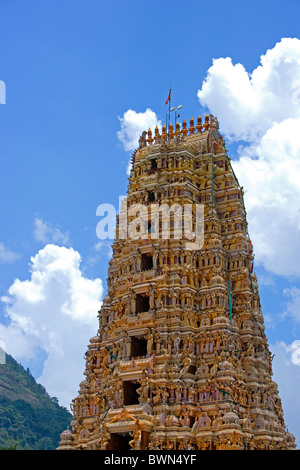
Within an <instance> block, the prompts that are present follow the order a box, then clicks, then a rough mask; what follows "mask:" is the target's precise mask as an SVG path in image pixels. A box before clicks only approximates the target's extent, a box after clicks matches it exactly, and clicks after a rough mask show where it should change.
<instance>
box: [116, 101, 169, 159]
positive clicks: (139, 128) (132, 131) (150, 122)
mask: <svg viewBox="0 0 300 470" xmlns="http://www.w3.org/2000/svg"><path fill="white" fill-rule="evenodd" d="M119 120H120V123H121V130H120V131H118V133H117V136H118V139H119V141H120V142H121V143H122V145H123V147H124V150H125V151H126V152H127V151H133V150H135V149H136V148H137V147H138V141H139V137H140V136H141V135H142V133H143V132H144V131H148V129H149V128H150V129H151V130H152V132H153V131H154V129H155V127H156V125H157V126H158V128H159V129H160V131H161V128H162V124H161V121H160V120H159V119H158V118H157V115H156V113H155V112H154V111H152V110H151V109H149V108H147V109H146V111H145V112H143V113H137V112H136V111H133V110H132V109H128V111H126V112H125V113H124V114H123V117H121V118H120V117H119Z"/></svg>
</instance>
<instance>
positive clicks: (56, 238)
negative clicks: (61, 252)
mask: <svg viewBox="0 0 300 470" xmlns="http://www.w3.org/2000/svg"><path fill="white" fill-rule="evenodd" d="M33 235H34V238H35V240H36V241H39V242H42V243H60V244H62V245H69V244H70V240H69V234H68V233H67V232H65V233H63V232H62V231H61V230H60V229H59V228H58V227H54V226H53V225H51V224H50V223H48V222H44V221H43V220H42V219H40V218H39V217H36V218H35V219H34V232H33Z"/></svg>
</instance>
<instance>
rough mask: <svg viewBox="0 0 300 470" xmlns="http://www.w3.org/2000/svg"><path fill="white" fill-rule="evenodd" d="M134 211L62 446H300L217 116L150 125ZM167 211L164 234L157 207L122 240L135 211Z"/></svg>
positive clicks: (136, 166) (134, 188)
mask: <svg viewBox="0 0 300 470" xmlns="http://www.w3.org/2000/svg"><path fill="white" fill-rule="evenodd" d="M138 205H139V206H138ZM174 205H175V206H176V207H175V206H174ZM125 206H126V207H125V209H126V215H127V220H126V224H127V225H126V224H124V223H123V222H124V221H123V222H122V221H121V220H120V219H121V215H119V217H118V218H117V229H116V237H115V240H114V243H113V245H112V248H113V256H112V259H111V261H110V263H109V269H108V289H107V295H106V296H105V298H104V300H103V304H102V307H101V310H100V312H99V330H98V333H97V335H96V336H95V337H93V338H91V339H90V342H89V345H88V349H87V352H86V369H85V372H84V373H85V376H86V379H85V380H84V381H83V382H82V383H81V384H80V390H79V392H78V396H77V397H76V398H75V399H74V400H73V403H72V410H73V421H72V423H71V429H68V430H66V431H64V432H63V433H62V435H61V442H60V446H59V449H60V450H63V449H71V450H73V449H94V450H96V449H97V450H105V449H111V450H124V449H132V450H140V449H145V450H152V449H157V450H160V449H161V450H167V449H176V450H178V449H195V450H215V449H246V450H249V449H254V450H256V449H294V448H295V440H294V437H293V436H292V435H291V434H290V433H289V432H288V431H287V430H286V427H285V423H284V417H283V410H282V405H281V400H280V398H279V395H278V389H277V385H276V383H275V382H274V381H273V380H272V355H271V352H270V350H269V346H268V343H267V338H266V335H265V327H264V320H263V315H262V312H261V305H260V299H259V292H258V286H257V279H256V275H255V274H254V273H253V258H254V256H253V249H252V244H251V241H250V238H249V235H248V229H247V220H246V211H245V207H244V202H243V189H242V188H241V187H240V185H239V183H238V181H237V179H236V177H235V174H234V172H233V169H232V166H231V161H230V158H229V157H228V155H227V150H226V148H225V142H224V140H223V138H222V136H221V135H220V133H219V126H218V121H217V119H216V118H215V117H213V116H208V115H207V116H205V118H204V122H203V123H202V121H201V117H199V118H198V121H197V125H196V123H194V120H193V118H192V119H191V120H190V126H189V128H188V127H187V123H186V121H185V120H184V121H183V123H182V126H181V128H180V125H179V124H178V123H177V124H176V127H175V129H173V127H172V124H170V127H169V129H166V127H165V126H163V129H162V133H161V134H160V133H159V130H158V129H157V128H156V129H155V130H154V132H153V133H152V132H151V130H150V129H149V131H148V132H145V133H144V134H143V135H142V136H141V138H140V141H139V148H138V149H137V150H136V151H135V152H134V154H133V156H132V169H131V174H130V178H129V186H128V194H127V197H126V198H125ZM166 206H167V207H169V208H173V209H174V210H173V209H172V210H171V211H170V223H169V228H170V230H169V236H159V235H161V233H162V227H163V226H164V222H165V218H166V212H164V213H163V216H161V215H160V213H159V210H158V211H157V212H156V215H157V213H158V218H155V223H153V219H152V218H151V220H150V222H149V221H148V223H147V226H146V231H145V230H141V226H142V219H137V218H136V219H135V220H136V221H137V220H139V224H140V227H139V229H140V230H141V236H140V237H139V236H135V237H133V236H129V235H128V233H127V236H120V234H121V233H123V231H124V229H125V228H126V227H127V226H128V224H129V223H130V222H132V223H133V219H134V210H136V208H137V207H143V208H145V207H146V209H147V210H148V209H149V211H150V209H151V211H153V208H154V209H155V208H157V209H160V208H161V207H166ZM187 206H188V207H191V208H192V210H191V213H190V221H191V227H192V228H193V230H194V233H196V230H195V225H196V222H197V221H196V215H195V211H194V208H195V207H196V206H198V207H203V209H204V218H203V219H202V224H203V230H204V240H203V242H202V244H201V246H194V245H190V244H189V243H188V242H187V237H186V235H185V233H183V232H182V236H181V237H177V236H175V235H176V230H177V229H178V227H179V225H178V223H177V222H178V219H176V217H175V212H176V210H175V209H176V208H178V207H179V208H180V207H181V208H183V207H187ZM131 209H132V211H131ZM167 215H168V214H167ZM122 218H123V215H122ZM144 219H145V217H144ZM144 219H143V220H144ZM179 228H181V227H179ZM139 229H138V223H136V225H135V233H138V230H139ZM153 234H156V238H155V236H153ZM157 234H158V236H157ZM189 241H190V240H189Z"/></svg>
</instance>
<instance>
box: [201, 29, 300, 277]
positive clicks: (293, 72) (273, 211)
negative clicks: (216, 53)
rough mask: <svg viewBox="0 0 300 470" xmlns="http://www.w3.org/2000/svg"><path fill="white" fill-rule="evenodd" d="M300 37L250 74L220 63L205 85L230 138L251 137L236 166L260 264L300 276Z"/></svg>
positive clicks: (206, 98) (208, 102)
mask: <svg viewBox="0 0 300 470" xmlns="http://www.w3.org/2000/svg"><path fill="white" fill-rule="evenodd" d="M297 86H298V89H297ZM299 89H300V40H299V39H296V38H294V39H292V38H284V39H282V40H281V41H280V42H279V43H277V44H276V45H275V47H274V48H273V49H269V50H268V51H267V52H266V54H265V55H263V56H261V64H260V65H259V66H258V67H257V68H256V69H255V70H254V71H253V72H252V73H251V74H250V73H248V72H247V71H246V70H245V68H244V67H243V65H242V64H236V65H233V64H232V61H231V59H230V58H228V57H227V58H221V59H216V60H214V61H213V65H212V66H211V67H210V69H209V70H208V74H207V77H206V80H205V81H204V82H203V84H202V88H201V90H199V91H198V98H199V101H200V103H201V104H202V105H205V106H207V107H208V108H209V109H210V111H211V112H212V114H214V115H216V116H218V119H219V121H220V127H221V132H223V134H224V136H225V137H226V138H228V139H229V140H230V141H231V140H235V141H244V142H243V144H242V145H240V148H239V151H238V156H239V158H238V159H237V160H233V162H232V166H233V169H234V171H235V173H236V175H237V177H238V179H239V182H240V184H241V185H242V186H243V187H244V190H245V205H246V210H247V218H248V222H249V232H250V236H251V238H252V241H253V243H254V250H255V258H256V262H258V263H260V264H262V265H263V266H264V268H265V269H266V270H267V271H269V272H272V273H274V274H279V275H283V276H291V275H295V276H299V275H300V252H299V249H298V248H299V245H300V181H299V178H298V175H299V174H300V141H299V128H300V127H299V126H300V100H299V96H300V93H299Z"/></svg>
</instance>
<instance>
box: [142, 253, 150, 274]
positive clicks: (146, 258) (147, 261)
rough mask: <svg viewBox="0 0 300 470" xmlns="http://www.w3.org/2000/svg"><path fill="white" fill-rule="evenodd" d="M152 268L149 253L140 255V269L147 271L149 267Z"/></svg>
mask: <svg viewBox="0 0 300 470" xmlns="http://www.w3.org/2000/svg"><path fill="white" fill-rule="evenodd" d="M152 268H153V258H152V256H151V255H148V254H143V255H142V263H141V269H142V271H148V270H149V269H152Z"/></svg>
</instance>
